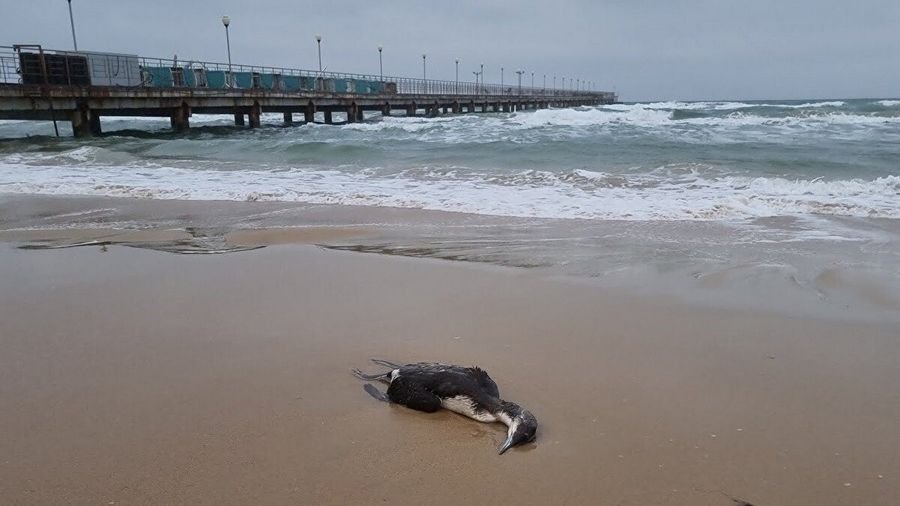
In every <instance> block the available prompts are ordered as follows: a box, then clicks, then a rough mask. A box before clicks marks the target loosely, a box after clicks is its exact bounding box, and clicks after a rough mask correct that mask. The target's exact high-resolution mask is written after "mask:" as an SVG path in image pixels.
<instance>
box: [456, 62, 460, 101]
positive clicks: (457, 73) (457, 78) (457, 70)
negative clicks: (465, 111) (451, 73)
mask: <svg viewBox="0 0 900 506" xmlns="http://www.w3.org/2000/svg"><path fill="white" fill-rule="evenodd" d="M456 94H457V95H459V58H457V59H456Z"/></svg>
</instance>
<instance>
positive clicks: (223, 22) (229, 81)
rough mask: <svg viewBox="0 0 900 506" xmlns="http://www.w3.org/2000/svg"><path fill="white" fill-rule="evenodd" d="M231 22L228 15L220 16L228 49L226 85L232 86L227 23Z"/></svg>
mask: <svg viewBox="0 0 900 506" xmlns="http://www.w3.org/2000/svg"><path fill="white" fill-rule="evenodd" d="M230 24H231V18H229V17H228V16H222V25H224V26H225V48H226V49H227V51H228V87H229V88H231V87H233V86H232V85H233V81H232V76H233V75H234V74H232V73H231V38H230V37H229V36H228V25H230Z"/></svg>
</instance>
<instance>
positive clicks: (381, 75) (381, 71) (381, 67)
mask: <svg viewBox="0 0 900 506" xmlns="http://www.w3.org/2000/svg"><path fill="white" fill-rule="evenodd" d="M383 49H384V48H383V47H381V44H379V45H378V78H379V79H381V82H384V65H383V64H382V60H381V51H382V50H383Z"/></svg>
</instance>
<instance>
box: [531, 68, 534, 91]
mask: <svg viewBox="0 0 900 506" xmlns="http://www.w3.org/2000/svg"><path fill="white" fill-rule="evenodd" d="M531 90H532V91H534V72H532V73H531Z"/></svg>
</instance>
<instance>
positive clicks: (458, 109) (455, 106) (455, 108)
mask: <svg viewBox="0 0 900 506" xmlns="http://www.w3.org/2000/svg"><path fill="white" fill-rule="evenodd" d="M461 112H462V106H460V105H459V102H453V114H459V113H461Z"/></svg>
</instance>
